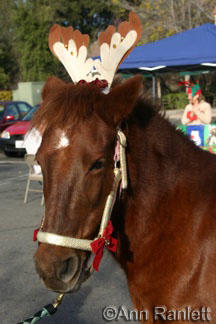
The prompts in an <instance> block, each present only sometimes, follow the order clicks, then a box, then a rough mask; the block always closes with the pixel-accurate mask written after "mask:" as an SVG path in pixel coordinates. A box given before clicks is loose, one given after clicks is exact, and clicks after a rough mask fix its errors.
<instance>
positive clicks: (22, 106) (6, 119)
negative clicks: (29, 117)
mask: <svg viewBox="0 0 216 324" xmlns="http://www.w3.org/2000/svg"><path fill="white" fill-rule="evenodd" d="M31 109H32V106H31V105H29V104H28V103H27V102H24V101H0V133H1V132H2V131H3V130H4V129H5V128H7V127H8V126H10V125H12V124H14V123H16V122H17V121H19V120H22V119H23V117H24V116H25V115H26V114H27V113H28V112H29V111H30V110H31Z"/></svg>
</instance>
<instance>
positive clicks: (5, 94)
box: [0, 75, 12, 101]
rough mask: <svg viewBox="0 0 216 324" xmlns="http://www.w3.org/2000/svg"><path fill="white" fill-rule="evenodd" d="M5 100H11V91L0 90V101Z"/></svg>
mask: <svg viewBox="0 0 216 324" xmlns="http://www.w3.org/2000/svg"><path fill="white" fill-rule="evenodd" d="M0 76H1V75H0ZM7 100H12V92H11V91H7V90H4V91H0V101H7Z"/></svg>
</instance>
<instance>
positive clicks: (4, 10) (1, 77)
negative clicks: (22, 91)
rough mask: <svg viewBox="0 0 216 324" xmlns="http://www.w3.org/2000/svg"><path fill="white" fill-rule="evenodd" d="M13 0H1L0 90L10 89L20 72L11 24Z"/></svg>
mask: <svg viewBox="0 0 216 324" xmlns="http://www.w3.org/2000/svg"><path fill="white" fill-rule="evenodd" d="M11 8H12V0H1V2H0V30H1V34H0V90H3V89H9V88H10V86H11V85H13V84H14V83H15V82H16V79H17V74H18V62H17V56H16V54H15V51H14V46H13V45H14V44H13V39H14V38H13V28H12V24H11Z"/></svg>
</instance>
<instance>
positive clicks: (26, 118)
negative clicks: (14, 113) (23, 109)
mask: <svg viewBox="0 0 216 324" xmlns="http://www.w3.org/2000/svg"><path fill="white" fill-rule="evenodd" d="M39 107H40V105H35V106H34V107H33V108H32V109H31V110H30V111H29V112H28V113H27V114H26V115H25V117H23V119H22V120H24V121H29V120H31V119H32V117H33V116H34V113H35V112H36V110H37V109H38V108H39Z"/></svg>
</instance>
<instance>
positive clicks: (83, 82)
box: [77, 78, 108, 89]
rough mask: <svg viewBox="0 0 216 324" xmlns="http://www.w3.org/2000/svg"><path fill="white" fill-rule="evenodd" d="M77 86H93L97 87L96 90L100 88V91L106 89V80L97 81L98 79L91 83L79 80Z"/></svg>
mask: <svg viewBox="0 0 216 324" xmlns="http://www.w3.org/2000/svg"><path fill="white" fill-rule="evenodd" d="M77 84H94V85H96V86H98V88H102V89H105V88H107V87H108V82H107V80H99V79H98V78H97V79H95V80H93V81H91V82H87V81H86V80H80V81H79V82H78V83H77Z"/></svg>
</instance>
